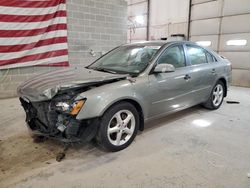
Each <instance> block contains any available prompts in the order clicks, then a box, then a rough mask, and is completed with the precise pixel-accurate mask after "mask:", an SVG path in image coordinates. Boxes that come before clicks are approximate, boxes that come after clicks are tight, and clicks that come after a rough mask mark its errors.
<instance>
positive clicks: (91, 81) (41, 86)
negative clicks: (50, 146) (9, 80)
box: [17, 68, 127, 142]
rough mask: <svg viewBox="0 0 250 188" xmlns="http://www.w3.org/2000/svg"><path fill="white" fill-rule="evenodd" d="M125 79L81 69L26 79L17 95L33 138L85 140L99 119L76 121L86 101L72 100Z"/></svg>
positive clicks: (92, 131)
mask: <svg viewBox="0 0 250 188" xmlns="http://www.w3.org/2000/svg"><path fill="white" fill-rule="evenodd" d="M126 77H127V75H113V74H110V73H105V72H98V71H93V70H88V69H85V68H83V69H82V68H81V69H68V70H58V71H55V72H51V73H47V74H42V75H39V76H37V77H34V78H32V79H30V80H27V81H26V82H24V83H23V84H21V85H20V86H19V87H18V90H17V93H18V96H19V97H20V101H21V104H22V106H23V108H24V110H25V112H26V122H27V124H28V126H29V128H30V129H31V130H32V132H33V133H34V134H35V135H40V136H47V137H52V138H55V139H59V140H61V141H64V142H78V141H89V140H91V139H92V138H93V137H94V136H95V134H96V132H97V129H98V125H99V118H98V117H97V118H92V119H87V120H79V119H77V114H78V112H79V111H80V109H81V108H82V106H84V103H85V102H86V101H87V99H86V98H85V99H84V98H83V99H81V100H77V101H76V100H75V99H76V97H77V96H78V95H79V94H80V93H83V92H85V91H87V90H90V89H93V88H95V87H99V86H102V85H105V84H109V83H112V82H117V81H119V80H123V79H126Z"/></svg>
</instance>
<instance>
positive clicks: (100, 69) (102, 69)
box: [92, 67, 117, 74]
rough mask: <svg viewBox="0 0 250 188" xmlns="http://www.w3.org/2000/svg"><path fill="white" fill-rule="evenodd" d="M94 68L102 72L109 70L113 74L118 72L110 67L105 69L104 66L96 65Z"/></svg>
mask: <svg viewBox="0 0 250 188" xmlns="http://www.w3.org/2000/svg"><path fill="white" fill-rule="evenodd" d="M92 69H93V70H97V71H102V72H108V73H112V74H117V72H115V71H112V70H109V69H105V68H103V67H94V68H92Z"/></svg>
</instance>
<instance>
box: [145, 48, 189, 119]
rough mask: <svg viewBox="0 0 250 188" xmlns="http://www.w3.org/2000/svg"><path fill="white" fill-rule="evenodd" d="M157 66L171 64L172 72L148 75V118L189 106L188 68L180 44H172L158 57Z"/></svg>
mask: <svg viewBox="0 0 250 188" xmlns="http://www.w3.org/2000/svg"><path fill="white" fill-rule="evenodd" d="M156 63H157V64H163V63H167V64H172V65H173V66H174V67H175V71H174V72H167V73H152V74H150V75H149V88H150V89H149V94H148V95H149V97H150V102H151V108H150V109H149V117H156V116H160V115H163V114H167V113H170V112H172V111H175V110H178V109H181V108H185V107H187V106H189V105H190V95H191V91H192V88H191V83H190V75H189V72H190V67H189V66H186V65H187V64H186V57H185V53H184V48H183V45H182V44H174V45H171V46H169V47H167V49H166V50H165V51H164V52H163V53H162V54H161V55H160V57H159V58H158V60H157V62H156Z"/></svg>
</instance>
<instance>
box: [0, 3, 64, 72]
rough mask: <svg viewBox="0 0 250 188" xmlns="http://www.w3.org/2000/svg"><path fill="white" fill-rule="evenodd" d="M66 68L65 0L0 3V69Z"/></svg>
mask: <svg viewBox="0 0 250 188" xmlns="http://www.w3.org/2000/svg"><path fill="white" fill-rule="evenodd" d="M33 65H42V66H46V65H48V66H68V65H69V64H68V45H67V22H66V3H65V0H49V1H47V0H44V1H42V0H40V1H37V0H0V69H8V68H15V67H24V66H33Z"/></svg>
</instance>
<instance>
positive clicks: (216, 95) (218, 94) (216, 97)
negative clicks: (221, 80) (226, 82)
mask: <svg viewBox="0 0 250 188" xmlns="http://www.w3.org/2000/svg"><path fill="white" fill-rule="evenodd" d="M223 94H224V93H223V86H222V85H221V84H218V85H216V86H215V88H214V90H213V105H214V106H216V107H217V106H219V105H220V103H221V101H222V100H223Z"/></svg>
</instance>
